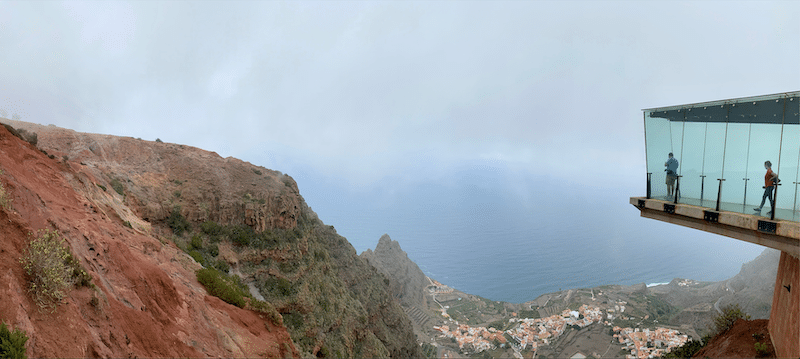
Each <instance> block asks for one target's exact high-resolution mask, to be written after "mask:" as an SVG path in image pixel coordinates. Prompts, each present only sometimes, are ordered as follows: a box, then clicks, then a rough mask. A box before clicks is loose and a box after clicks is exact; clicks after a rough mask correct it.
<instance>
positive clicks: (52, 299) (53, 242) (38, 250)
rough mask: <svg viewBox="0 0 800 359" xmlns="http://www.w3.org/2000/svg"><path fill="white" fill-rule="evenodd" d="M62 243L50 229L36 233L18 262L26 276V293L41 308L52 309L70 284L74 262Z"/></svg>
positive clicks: (72, 279) (57, 235) (72, 281)
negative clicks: (27, 287) (30, 295)
mask: <svg viewBox="0 0 800 359" xmlns="http://www.w3.org/2000/svg"><path fill="white" fill-rule="evenodd" d="M70 258H72V255H71V254H70V253H69V250H68V249H67V247H66V244H65V243H64V240H63V239H62V238H61V236H60V235H59V234H58V232H56V231H53V230H40V231H39V232H38V234H37V236H36V238H34V239H32V240H31V242H30V245H29V247H28V250H27V252H26V253H25V254H24V255H23V257H22V258H21V259H20V263H21V264H22V267H23V268H24V269H25V273H26V274H27V275H28V277H29V278H28V279H29V284H30V288H29V290H30V292H31V294H33V297H34V299H35V300H36V302H37V303H38V304H39V306H40V307H42V308H53V309H55V307H56V306H58V303H59V302H60V301H61V299H62V298H64V296H65V295H66V292H67V290H68V289H69V287H70V286H72V284H73V283H74V278H73V272H74V268H73V266H72V265H71V264H70V261H72V260H74V259H70Z"/></svg>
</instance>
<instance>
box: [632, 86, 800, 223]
mask: <svg viewBox="0 0 800 359" xmlns="http://www.w3.org/2000/svg"><path fill="white" fill-rule="evenodd" d="M644 125H645V144H646V145H645V147H646V157H647V173H648V175H647V178H648V197H650V198H656V199H664V200H669V201H674V202H676V203H686V204H693V205H698V206H702V207H707V208H711V209H714V210H718V211H732V212H740V213H745V214H754V215H762V216H764V217H768V218H771V219H783V220H791V221H800V198H798V197H800V193H798V188H799V185H800V92H790V93H783V94H775V95H768V96H758V97H749V98H739V99H732V100H725V101H715V102H707V103H699V104H691V105H682V106H671V107H664V108H654V109H646V110H644ZM670 153H672V155H673V157H674V159H675V160H676V161H677V162H678V163H677V168H675V173H674V174H672V173H668V172H667V169H668V163H667V162H668V160H669V154H670ZM767 161H769V162H770V164H771V170H772V171H773V172H774V173H775V174H776V175H777V177H778V179H779V180H780V181H779V183H778V185H776V186H771V189H770V190H767V188H766V187H767V186H766V185H767V184H768V182H767V181H766V179H765V175H766V173H767V169H766V168H765V162H767ZM670 167H673V168H674V167H675V165H674V164H673V165H672V166H670ZM769 183H771V182H769ZM768 192H771V197H772V198H773V200H774V201H773V202H771V201H770V200H769V197H770V196H769V194H770V193H768ZM765 194H767V196H765ZM762 200H763V207H762V209H761V210H760V211H756V210H755V209H756V208H759V207H761V205H762ZM773 206H774V208H773Z"/></svg>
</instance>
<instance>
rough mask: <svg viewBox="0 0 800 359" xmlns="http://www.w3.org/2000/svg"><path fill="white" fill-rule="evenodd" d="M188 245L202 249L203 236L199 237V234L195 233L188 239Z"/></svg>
mask: <svg viewBox="0 0 800 359" xmlns="http://www.w3.org/2000/svg"><path fill="white" fill-rule="evenodd" d="M189 245H190V246H191V247H189V248H192V249H202V248H203V238H202V237H200V235H199V234H195V235H193V236H192V239H191V240H190V241H189Z"/></svg>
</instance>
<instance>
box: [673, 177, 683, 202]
mask: <svg viewBox="0 0 800 359" xmlns="http://www.w3.org/2000/svg"><path fill="white" fill-rule="evenodd" d="M681 177H683V176H676V177H675V193H674V195H675V198H674V201H673V202H672V203H675V204H678V197H680V193H681Z"/></svg>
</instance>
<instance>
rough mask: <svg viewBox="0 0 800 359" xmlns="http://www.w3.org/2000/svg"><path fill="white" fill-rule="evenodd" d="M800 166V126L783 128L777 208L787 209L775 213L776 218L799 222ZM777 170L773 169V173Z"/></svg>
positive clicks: (785, 126)
mask: <svg viewBox="0 0 800 359" xmlns="http://www.w3.org/2000/svg"><path fill="white" fill-rule="evenodd" d="M798 164H800V125H784V126H783V144H782V147H781V162H780V167H779V168H778V169H777V170H778V178H780V180H781V182H780V186H778V193H777V197H776V200H777V201H776V203H775V205H776V207H778V208H780V209H785V210H787V211H786V212H785V211H778V212H776V213H775V217H776V218H781V219H789V220H795V221H796V220H798V218H797V217H798V214H797V212H795V211H794V210H795V209H796V208H797V200H798V199H797V196H798V193H797V187H798V184H797V182H798V174H799V173H800V171H798ZM774 170H775V169H774V168H773V171H774Z"/></svg>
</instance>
